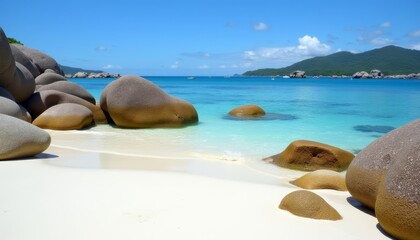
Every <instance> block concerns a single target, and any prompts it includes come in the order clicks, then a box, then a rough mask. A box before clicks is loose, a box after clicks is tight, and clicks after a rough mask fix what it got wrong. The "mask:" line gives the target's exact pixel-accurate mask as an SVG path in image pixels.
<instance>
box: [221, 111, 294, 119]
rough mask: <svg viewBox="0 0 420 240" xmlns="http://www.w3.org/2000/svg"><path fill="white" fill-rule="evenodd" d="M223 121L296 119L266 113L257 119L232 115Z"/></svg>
mask: <svg viewBox="0 0 420 240" xmlns="http://www.w3.org/2000/svg"><path fill="white" fill-rule="evenodd" d="M223 119H225V120H233V121H273V120H296V119H298V117H296V116H294V115H289V114H280V113H266V114H265V115H264V116H258V117H243V116H242V117H236V116H232V115H225V116H223Z"/></svg>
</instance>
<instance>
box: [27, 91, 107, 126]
mask: <svg viewBox="0 0 420 240" xmlns="http://www.w3.org/2000/svg"><path fill="white" fill-rule="evenodd" d="M61 103H76V104H80V105H83V106H85V107H87V108H88V109H89V110H90V111H92V113H93V119H94V121H95V123H96V124H104V123H107V119H106V116H105V114H104V112H103V111H102V109H101V108H100V107H99V106H97V105H95V104H92V103H90V102H88V101H86V100H84V99H82V98H79V97H76V96H73V95H70V94H67V93H64V92H60V91H56V90H44V91H41V92H36V93H34V94H33V95H32V96H31V98H30V99H28V101H26V102H25V104H24V107H25V108H26V109H27V110H28V111H29V112H30V113H31V115H32V117H33V118H34V119H35V118H37V117H38V116H39V115H41V113H43V112H44V111H45V110H47V109H48V108H50V107H52V106H55V105H58V104H61Z"/></svg>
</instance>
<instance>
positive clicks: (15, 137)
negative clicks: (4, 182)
mask: <svg viewBox="0 0 420 240" xmlns="http://www.w3.org/2000/svg"><path fill="white" fill-rule="evenodd" d="M0 123H1V124H0V139H2V143H1V144H0V160H5V159H14V158H24V157H31V156H34V155H36V154H38V153H41V152H43V151H45V149H47V148H48V147H49V145H50V142H51V138H50V135H49V134H48V133H47V132H45V131H44V130H42V129H40V128H38V127H36V126H34V125H32V124H30V123H27V122H25V121H22V120H20V119H17V118H15V117H11V116H7V115H4V114H0ZM4 139H7V141H4Z"/></svg>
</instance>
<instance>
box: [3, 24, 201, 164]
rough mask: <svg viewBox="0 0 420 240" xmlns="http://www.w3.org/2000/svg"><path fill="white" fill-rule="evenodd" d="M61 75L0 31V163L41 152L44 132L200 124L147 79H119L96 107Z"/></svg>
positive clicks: (186, 107) (85, 93)
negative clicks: (102, 127)
mask: <svg viewBox="0 0 420 240" xmlns="http://www.w3.org/2000/svg"><path fill="white" fill-rule="evenodd" d="M63 75H64V73H63V71H62V69H61V68H60V66H59V65H58V63H57V62H56V61H55V60H54V59H53V58H51V57H50V56H48V55H46V54H44V53H42V52H40V51H38V50H35V49H31V48H28V47H26V46H23V45H20V44H9V42H8V39H7V37H6V35H5V33H4V31H3V29H1V28H0V121H1V124H0V138H1V139H8V140H9V141H2V143H1V144H0V160H3V159H13V158H21V157H30V156H34V155H36V154H38V153H41V152H43V151H44V150H45V149H46V148H48V146H49V144H50V141H51V139H50V136H49V134H48V132H46V131H44V130H43V129H53V130H79V129H84V128H87V127H90V126H92V125H94V124H106V123H111V124H115V125H116V126H117V127H123V128H149V127H183V126H186V125H189V124H194V123H197V122H198V114H197V111H196V110H195V108H194V106H193V105H192V104H190V103H189V102H187V101H184V100H182V99H178V98H176V97H173V96H171V95H169V94H167V93H166V92H164V91H163V90H162V89H160V88H159V87H158V86H156V85H155V84H153V83H152V82H150V81H148V80H146V79H143V78H140V77H137V76H124V77H120V78H119V79H117V80H115V81H113V82H112V83H111V84H109V85H108V86H107V87H106V88H105V89H104V92H103V94H102V96H101V102H100V103H97V102H96V100H95V98H94V97H93V96H92V95H91V94H90V93H89V92H88V91H87V90H85V89H84V88H83V87H81V86H80V85H77V84H76V83H73V82H70V81H68V80H67V79H66V78H65V77H64V76H63ZM89 76H92V77H93V76H94V77H119V75H110V74H107V73H98V74H97V75H89ZM89 76H88V77H89Z"/></svg>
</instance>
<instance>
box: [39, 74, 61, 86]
mask: <svg viewBox="0 0 420 240" xmlns="http://www.w3.org/2000/svg"><path fill="white" fill-rule="evenodd" d="M58 81H67V79H66V78H65V77H63V76H61V75H60V74H57V73H52V72H45V73H42V74H41V75H39V76H38V77H36V78H35V83H36V85H47V84H51V83H54V82H58Z"/></svg>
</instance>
